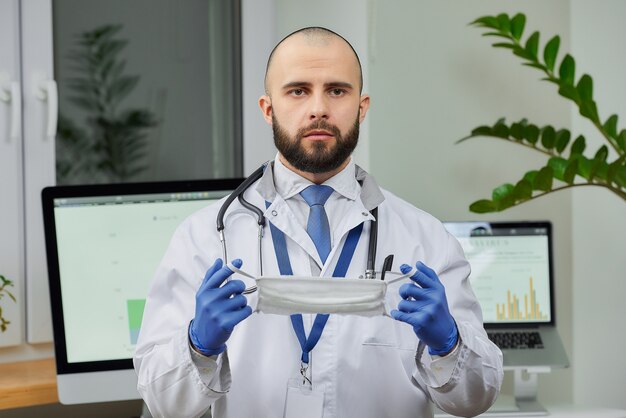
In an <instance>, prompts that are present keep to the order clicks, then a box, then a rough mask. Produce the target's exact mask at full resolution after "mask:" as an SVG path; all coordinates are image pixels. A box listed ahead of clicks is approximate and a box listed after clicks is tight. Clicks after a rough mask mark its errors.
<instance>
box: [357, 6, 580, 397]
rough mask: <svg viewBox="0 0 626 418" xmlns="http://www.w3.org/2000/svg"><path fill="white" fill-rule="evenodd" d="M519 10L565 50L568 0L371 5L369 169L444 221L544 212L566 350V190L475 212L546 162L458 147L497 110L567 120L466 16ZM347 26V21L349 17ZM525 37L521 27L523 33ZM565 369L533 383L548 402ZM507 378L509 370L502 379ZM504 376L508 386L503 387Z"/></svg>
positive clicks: (477, 146) (563, 123) (563, 392)
mask: <svg viewBox="0 0 626 418" xmlns="http://www.w3.org/2000/svg"><path fill="white" fill-rule="evenodd" d="M519 11H521V12H524V13H525V14H526V15H527V19H528V20H527V30H540V31H541V33H542V35H543V39H542V45H543V42H545V41H546V40H548V39H549V38H550V37H552V36H553V35H554V34H557V33H558V34H560V35H561V36H562V38H563V42H562V48H563V49H565V50H567V49H569V42H568V40H569V2H568V1H566V0H560V1H552V2H545V1H541V0H538V1H525V2H513V1H506V2H505V1H485V0H480V1H478V0H473V1H464V2H458V1H454V0H428V1H427V0H421V1H414V0H404V1H393V2H387V1H382V0H379V1H377V2H376V3H375V7H374V9H373V10H372V12H373V16H372V17H371V18H370V19H371V21H372V22H374V26H373V27H372V33H371V34H370V36H371V38H372V43H371V45H370V61H369V67H370V68H369V72H370V86H371V90H370V91H371V94H372V107H371V110H370V114H369V116H370V124H371V125H370V126H371V141H370V156H371V160H370V164H371V171H372V172H373V174H375V175H376V178H377V179H378V181H379V182H380V183H381V184H382V185H383V186H384V187H386V188H389V189H391V190H392V191H393V192H395V193H397V194H398V195H400V196H401V197H403V198H405V199H407V200H409V201H410V202H412V203H413V204H415V205H416V206H418V207H421V208H423V209H425V210H427V211H428V212H430V213H432V214H434V215H435V216H437V217H439V218H440V219H442V220H470V219H478V220H480V219H490V220H491V219H495V220H501V219H507V220H509V219H510V220H525V219H548V220H550V221H552V222H553V223H554V227H555V237H556V242H555V246H554V247H555V248H554V254H555V257H556V266H555V274H556V294H557V300H556V304H557V312H556V315H557V322H558V329H559V332H560V334H561V336H562V338H563V340H564V344H565V347H566V350H567V351H568V353H569V355H570V357H571V355H572V321H571V317H572V305H571V299H572V287H571V262H572V260H571V237H572V235H571V212H572V209H571V194H570V193H569V192H560V193H558V194H554V195H551V196H547V197H545V198H542V199H540V200H537V201H534V202H530V203H527V204H525V205H522V206H520V207H517V208H514V209H511V210H508V211H506V212H504V213H501V214H490V215H476V214H472V213H470V212H469V211H468V206H469V204H470V203H471V202H473V201H475V200H478V199H480V198H485V197H490V196H491V190H492V189H493V188H494V187H496V186H498V185H500V184H502V183H506V182H511V183H515V182H516V181H517V180H519V179H520V178H521V177H522V175H523V174H524V173H525V172H526V171H528V170H530V169H535V168H540V167H541V166H543V165H544V164H545V162H546V160H545V157H543V155H540V154H538V153H532V152H531V151H528V150H526V149H522V147H516V146H514V145H513V144H507V143H504V142H502V141H500V142H499V141H497V140H494V139H487V138H485V139H475V140H472V141H468V142H466V143H463V144H460V145H454V142H455V141H456V140H457V139H460V138H462V137H464V136H465V135H467V134H469V132H470V131H471V129H473V128H475V127H477V126H479V125H483V124H493V123H494V122H495V121H496V120H497V119H498V118H499V117H507V120H509V121H511V120H519V119H521V118H522V117H527V118H528V119H529V120H530V121H532V122H534V123H535V124H537V125H539V126H541V125H543V124H548V123H549V124H552V125H555V126H556V127H568V126H569V123H570V109H569V106H568V105H567V103H566V102H565V101H564V100H562V99H561V98H559V97H558V95H557V94H556V91H555V88H554V86H553V85H550V84H548V83H545V82H541V81H539V78H540V77H541V74H540V73H539V72H538V71H537V70H535V69H531V68H528V67H523V66H521V65H520V60H519V59H518V58H517V57H514V56H513V54H511V53H510V52H509V51H507V50H501V49H498V50H497V49H494V48H492V47H490V44H491V43H492V42H493V39H494V38H484V37H482V36H481V34H482V31H481V30H479V29H476V28H473V27H469V26H468V23H469V22H471V21H473V20H474V19H476V18H478V17H480V16H483V15H488V14H491V15H495V14H498V13H500V12H507V13H509V14H513V13H516V12H519ZM347 21H351V19H347ZM530 33H531V32H529V34H530ZM571 378H572V369H566V370H557V371H554V372H553V373H551V374H550V375H545V376H544V375H542V376H541V378H540V391H541V392H540V393H541V394H540V399H541V400H542V401H544V402H546V403H553V402H556V401H569V400H571V398H572V383H571ZM507 379H510V376H507ZM511 390H512V389H511V387H510V382H507V384H506V385H505V388H504V392H505V393H506V392H509V393H510V392H511Z"/></svg>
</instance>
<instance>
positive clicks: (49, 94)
mask: <svg viewBox="0 0 626 418" xmlns="http://www.w3.org/2000/svg"><path fill="white" fill-rule="evenodd" d="M37 97H38V98H39V100H41V101H44V102H48V117H47V122H46V137H47V138H54V137H55V135H56V133H57V122H58V119H59V92H58V90H57V83H56V81H54V80H45V81H42V82H41V83H39V92H38V94H37Z"/></svg>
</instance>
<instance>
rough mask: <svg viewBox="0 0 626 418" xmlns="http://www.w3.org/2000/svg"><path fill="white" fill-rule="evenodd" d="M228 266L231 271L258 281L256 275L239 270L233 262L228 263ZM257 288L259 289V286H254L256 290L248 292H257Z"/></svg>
mask: <svg viewBox="0 0 626 418" xmlns="http://www.w3.org/2000/svg"><path fill="white" fill-rule="evenodd" d="M226 267H228V268H229V269H230V271H232V272H233V273H235V274H239V275H240V276H243V277H247V278H248V279H252V280H254V281H255V282H256V279H257V278H256V277H254V276H253V275H251V274H248V273H246V272H245V271H243V270H239V269H238V268H237V267H235V266H234V265H233V263H228V264H226ZM256 290H257V288H256V286H254V290H252V291H250V292H248V293H254V292H256Z"/></svg>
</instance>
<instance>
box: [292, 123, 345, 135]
mask: <svg viewBox="0 0 626 418" xmlns="http://www.w3.org/2000/svg"><path fill="white" fill-rule="evenodd" d="M315 129H323V130H325V131H329V132H330V133H332V134H333V135H334V137H335V138H336V139H340V138H341V131H340V130H339V128H337V127H336V126H335V125H332V124H330V123H328V122H326V121H325V120H323V119H318V120H316V121H315V122H313V123H311V124H310V125H309V126H307V127H305V128H301V129H299V130H298V133H297V135H296V136H297V138H298V139H302V138H303V137H304V134H305V133H307V132H309V131H312V130H315Z"/></svg>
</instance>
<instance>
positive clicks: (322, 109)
mask: <svg viewBox="0 0 626 418" xmlns="http://www.w3.org/2000/svg"><path fill="white" fill-rule="evenodd" d="M328 117H329V109H328V102H327V97H325V95H324V94H315V95H313V97H312V100H311V108H310V110H309V120H311V121H314V120H317V119H328Z"/></svg>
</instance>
